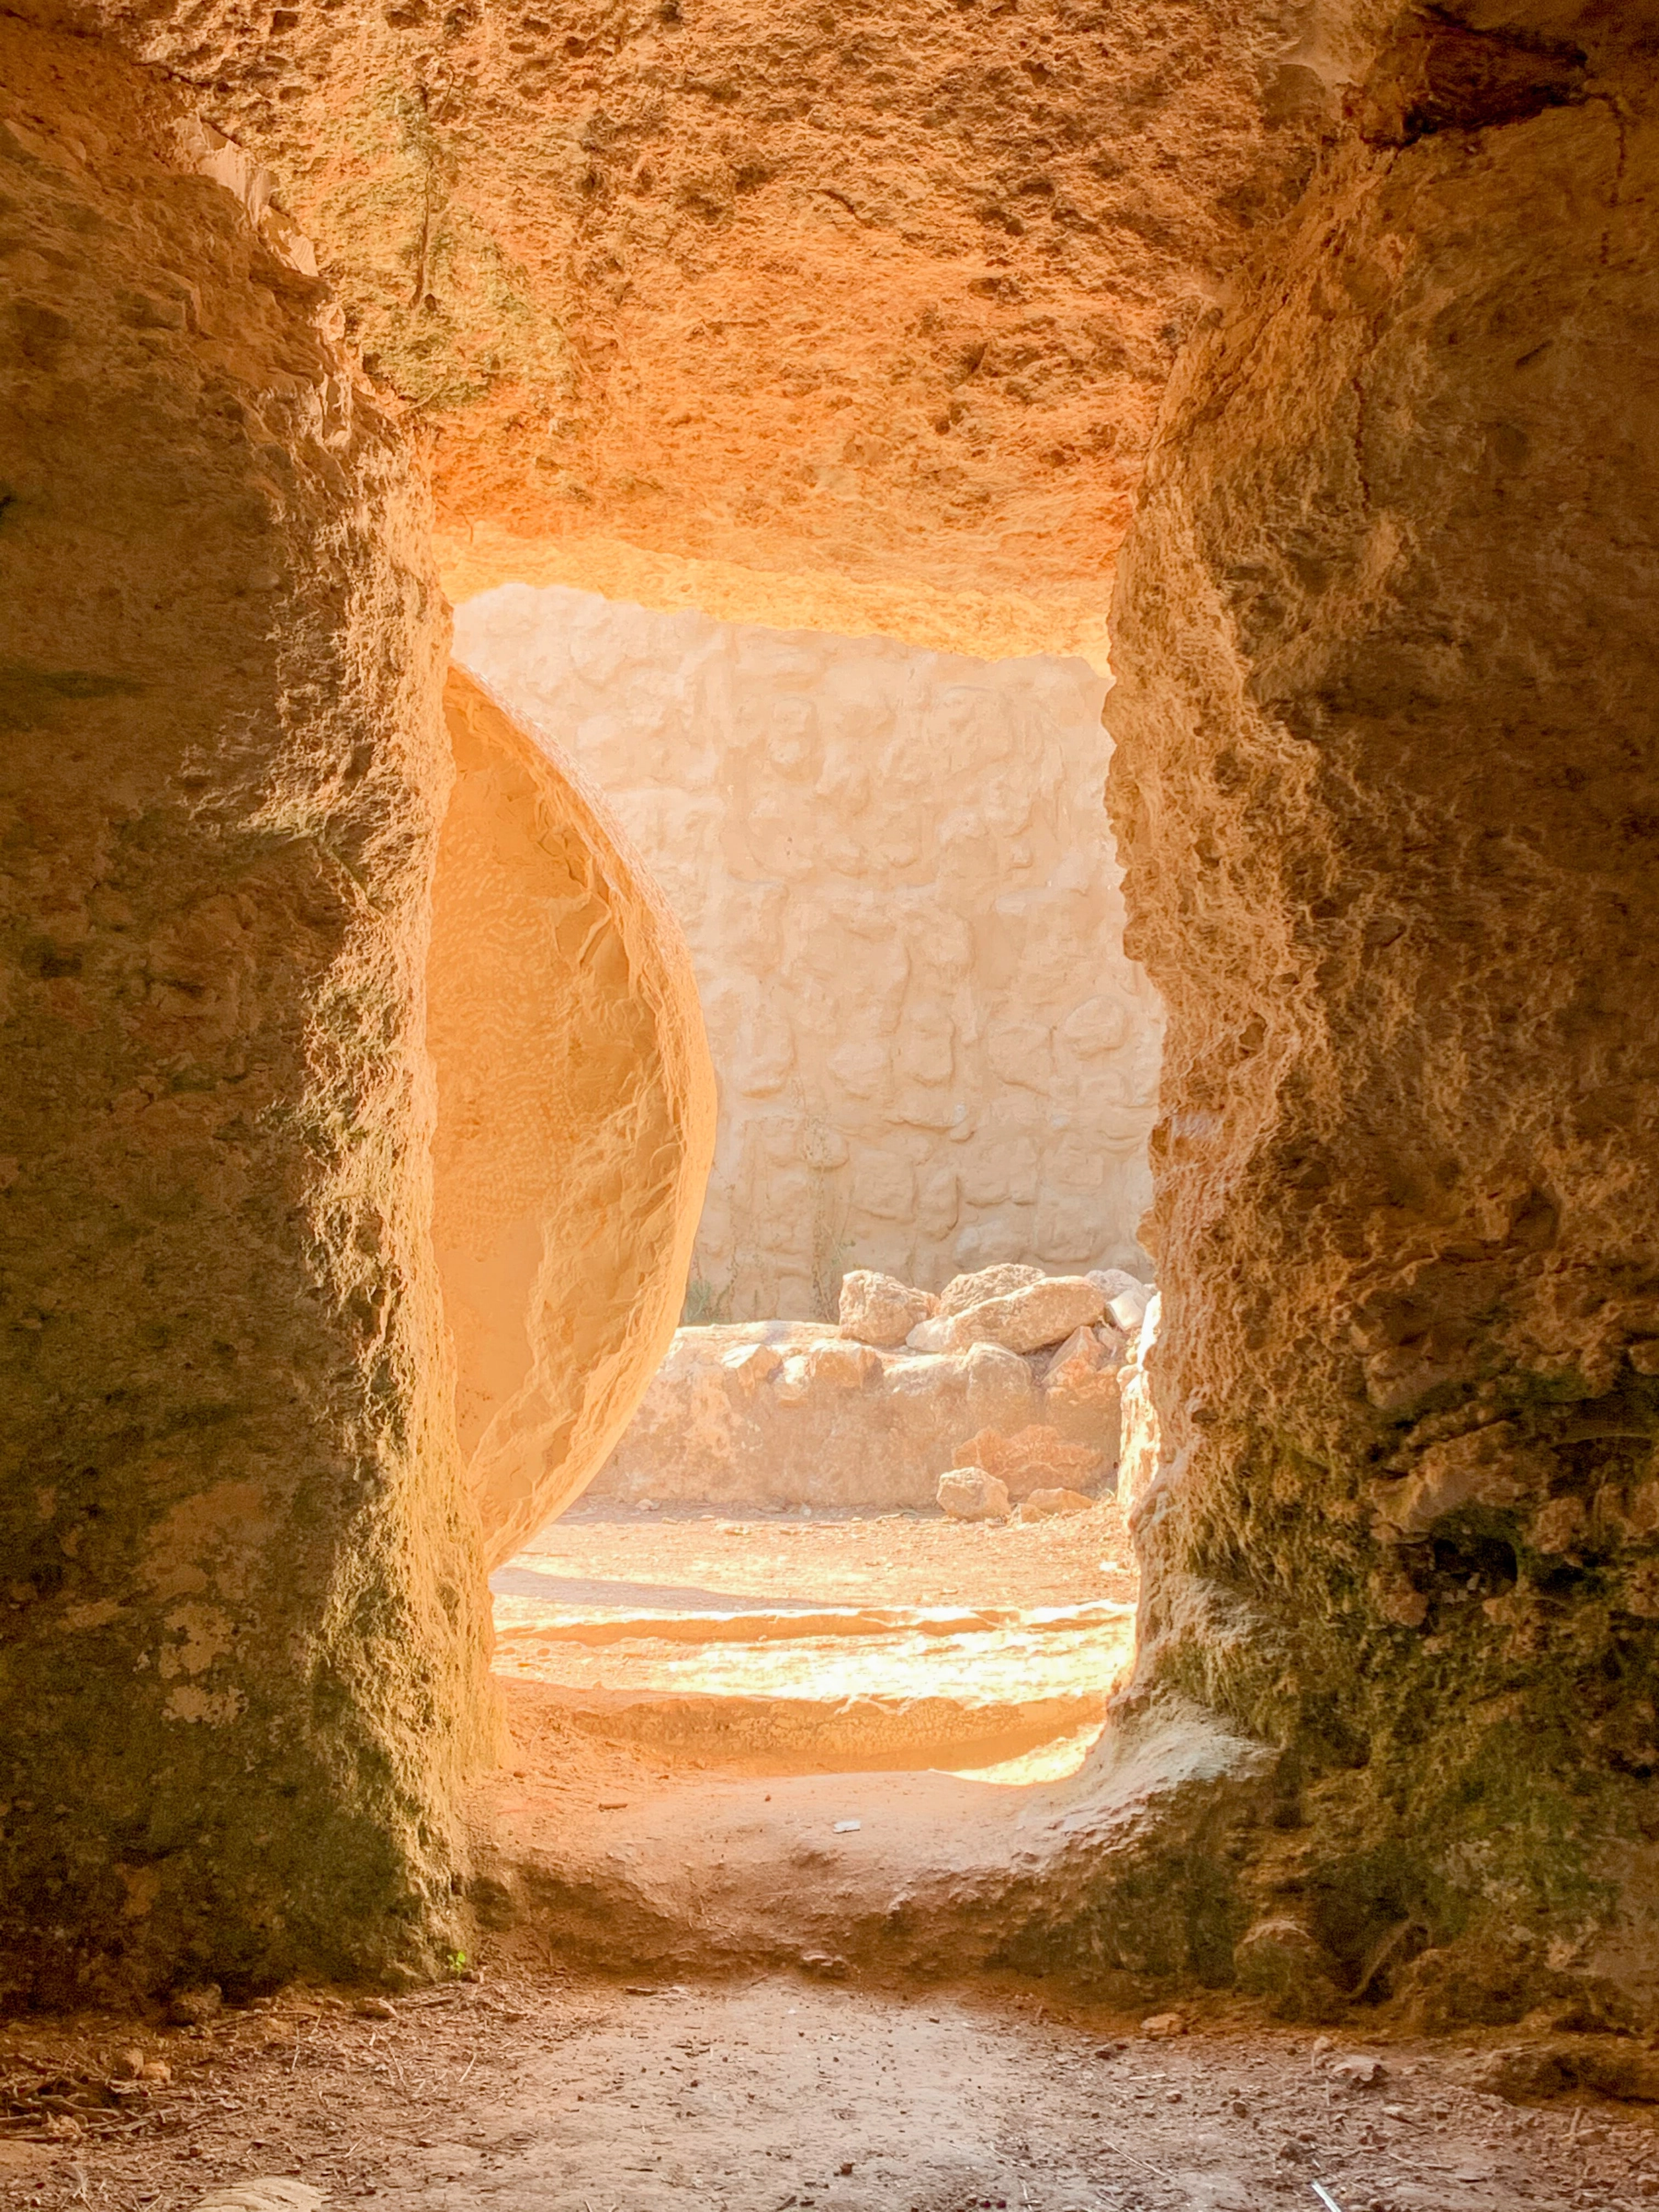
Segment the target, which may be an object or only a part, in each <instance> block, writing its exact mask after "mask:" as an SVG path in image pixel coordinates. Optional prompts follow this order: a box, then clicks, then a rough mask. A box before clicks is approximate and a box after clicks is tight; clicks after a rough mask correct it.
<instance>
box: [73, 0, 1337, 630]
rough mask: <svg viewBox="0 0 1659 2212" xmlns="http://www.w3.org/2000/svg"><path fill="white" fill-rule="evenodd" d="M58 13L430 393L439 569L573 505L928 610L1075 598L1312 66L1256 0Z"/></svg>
mask: <svg viewBox="0 0 1659 2212" xmlns="http://www.w3.org/2000/svg"><path fill="white" fill-rule="evenodd" d="M76 20H77V21H82V22H84V23H85V24H87V25H88V27H94V28H96V29H98V30H99V31H100V32H112V33H114V34H115V35H116V36H118V37H119V38H120V39H122V40H124V41H127V42H130V44H131V48H132V50H133V51H134V52H137V53H138V54H140V55H141V56H142V57H143V58H145V59H146V60H149V61H152V62H154V63H156V64H160V65H161V66H163V67H165V68H166V69H167V70H168V71H170V72H173V73H174V74H175V75H176V76H178V77H179V79H181V80H182V81H183V82H185V83H187V84H189V85H191V86H192V87H195V88H199V90H200V92H201V94H202V95H203V99H204V107H205V112H207V113H208V114H209V115H210V117H211V118H212V119H213V120H214V121H215V122H216V123H217V124H218V125H220V126H221V127H222V128H223V129H224V130H226V131H229V132H230V133H231V134H232V135H233V136H234V137H236V138H237V139H239V140H240V142H241V143H243V144H245V145H246V147H247V148H248V149H249V150H250V151H251V152H252V153H254V154H255V155H257V156H258V158H259V159H261V160H262V161H270V163H271V164H272V165H273V167H274V170H275V172H276V186H277V189H278V191H279V192H280V193H281V195H282V196H283V200H284V204H287V205H288V207H289V211H290V212H291V213H292V214H293V215H294V216H295V218H296V219H297V220H298V221H299V222H300V224H301V228H303V229H304V230H305V231H306V232H307V234H308V235H310V236H312V237H313V238H315V239H316V240H318V244H319V257H320V259H321V262H322V265H323V267H324V270H325V274H327V275H328V276H330V277H331V280H333V281H334V282H335V283H337V286H338V288H339V291H340V295H341V298H342V301H343V304H344V307H345V310H346V315H347V324H348V333H349V337H350V339H351V341H352V342H353V343H356V345H358V346H360V347H361V348H362V354H363V358H364V360H365V361H366V362H367V363H368V366H369V367H370V368H371V369H372V371H373V372H374V374H376V375H377V376H378V377H380V379H382V380H384V381H385V383H386V386H388V387H389V388H390V389H391V390H392V391H395V392H396V393H397V394H398V396H399V397H400V398H403V399H404V400H406V401H408V402H410V403H411V404H414V405H415V406H416V407H418V409H419V410H420V413H421V419H422V422H423V424H425V425H428V426H432V427H434V428H436V430H437V431H438V432H439V433H440V436H439V439H438V442H437V443H436V447H435V471H436V483H437V489H438V497H439V505H440V509H441V520H442V525H443V527H444V530H445V533H446V538H447V544H446V549H445V550H446V553H447V561H448V563H449V567H450V571H451V573H453V574H454V576H455V578H456V584H455V587H454V588H455V591H456V593H457V595H458V596H459V593H460V592H463V591H472V590H477V589H479V588H481V586H483V585H484V584H490V583H497V582H501V581H504V580H507V579H509V578H512V577H515V576H520V577H522V576H526V575H528V576H529V577H530V579H531V580H533V581H537V582H543V581H547V582H580V581H582V580H585V579H584V578H583V576H582V575H580V574H576V573H572V572H570V571H568V570H563V571H560V572H558V573H556V574H541V573H538V572H537V571H534V570H533V569H527V568H526V566H525V562H526V559H530V560H533V559H534V557H535V554H536V550H537V548H538V546H543V545H552V546H559V545H562V544H572V543H576V542H587V543H592V544H593V547H594V555H595V557H596V558H597V559H598V560H599V562H602V563H605V564H614V563H615V562H617V560H618V559H619V558H623V557H624V556H625V551H626V549H633V550H634V552H635V553H639V552H641V551H642V552H644V553H646V554H649V555H655V556H670V557H671V559H673V560H674V561H677V562H684V561H686V560H688V559H690V560H691V561H694V562H696V561H705V560H708V559H710V558H714V559H716V560H720V561H724V562H728V563H731V564H733V566H734V567H736V568H741V569H744V570H748V571H750V572H753V571H757V570H763V571H769V572H774V573H775V572H783V573H785V574H789V573H799V574H812V575H818V576H823V577H827V578H829V579H830V580H832V582H833V583H834V585H835V587H836V589H837V591H842V590H844V588H845V585H846V583H847V581H848V580H862V581H866V582H869V583H872V584H875V585H879V586H885V587H887V589H888V592H889V596H888V599H887V600H886V602H885V614H884V617H883V618H882V620H881V623H880V626H881V627H883V628H886V629H894V628H898V629H901V631H902V629H903V624H904V618H905V601H906V599H907V596H908V595H910V594H914V595H915V598H916V599H917V600H918V601H919V602H920V603H921V611H922V613H923V615H924V617H925V618H926V619H927V620H928V621H929V622H931V623H932V625H933V627H932V628H931V629H929V631H928V636H929V640H930V641H934V642H965V641H967V635H966V634H965V633H963V632H961V631H959V632H958V634H957V637H956V638H954V639H952V638H947V637H946V636H945V635H944V634H943V632H944V627H945V624H947V623H948V621H949V612H948V608H946V607H945V605H941V604H940V602H941V599H942V598H948V597H949V596H950V595H954V594H963V595H966V596H967V598H968V599H969V602H970V605H969V607H968V609H967V621H968V623H969V629H970V630H971V634H972V636H973V637H974V638H975V640H977V641H979V642H980V645H981V649H983V647H984V643H985V641H986V640H987V639H988V638H989V637H990V636H991V635H994V634H997V633H998V630H999V624H1000V634H1002V635H1008V634H1009V633H1010V630H1011V629H1014V630H1018V629H1019V628H1020V626H1021V623H1022V622H1023V623H1024V636H1023V639H1022V641H1021V642H1020V644H1019V645H1018V646H1017V647H1016V648H1015V649H1021V650H1030V649H1031V648H1032V647H1033V646H1034V645H1035V644H1036V643H1038V642H1040V640H1039V639H1038V638H1037V636H1036V634H1035V633H1036V626H1037V623H1038V622H1039V621H1040V620H1041V619H1042V617H1043V616H1044V615H1045V614H1046V616H1047V617H1048V620H1049V621H1050V622H1052V623H1053V624H1054V628H1053V629H1051V630H1050V632H1049V634H1048V637H1047V638H1046V639H1044V640H1041V641H1042V642H1048V643H1052V644H1058V645H1060V646H1061V647H1066V646H1070V645H1073V644H1075V643H1077V642H1079V641H1080V640H1079V636H1078V635H1077V633H1078V631H1079V623H1088V624H1090V625H1091V626H1092V628H1091V634H1093V635H1098V631H1099V616H1100V612H1101V611H1102V609H1103V604H1104V599H1105V593H1106V586H1107V581H1108V579H1109V574H1110V568H1111V559H1112V554H1113V550H1114V548H1115V545H1116V544H1117V542H1118V540H1119V538H1121V534H1122V532H1123V530H1124V527H1125V526H1126V525H1127V520H1128V516H1129V511H1130V505H1131V501H1132V498H1133V489H1134V486H1135V483H1136V482H1137V480H1138V477H1139V469H1140V465H1141V461H1142V458H1143V456H1144V453H1145V450H1146V441H1147V438H1148V435H1149V433H1150V431H1151V428H1152V421H1153V418H1154V416H1155V413H1156V410H1157V406H1158V394H1159V392H1160V391H1161V389H1162V386H1163V384H1164V378H1165V377H1166V375H1167V374H1168V371H1169V368H1170V362H1172V361H1173V359H1174V356H1175V354H1176V349H1177V348H1178V347H1179V345H1180V343H1182V338H1183V337H1184V335H1185V333H1186V332H1187V331H1188V329H1189V328H1190V327H1191V325H1192V322H1193V320H1194V317H1195V315H1196V314H1197V313H1200V312H1201V311H1202V309H1203V307H1204V306H1205V305H1206V302H1207V301H1208V299H1209V298H1210V297H1211V296H1212V294H1213V290H1214V288H1215V286H1216V285H1217V283H1218V282H1219V281H1220V280H1221V279H1222V278H1224V277H1225V276H1226V275H1227V274H1228V273H1230V271H1231V269H1232V267H1233V266H1234V264H1235V263H1236V261H1237V257H1238V253H1239V252H1240V249H1241V245H1242V243H1243V240H1245V239H1246V238H1247V237H1248V236H1249V234H1250V232H1251V230H1252V229H1253V228H1254V227H1255V226H1256V225H1257V224H1258V223H1260V222H1261V221H1262V220H1263V219H1264V218H1267V217H1270V216H1273V215H1274V214H1276V213H1277V212H1278V211H1279V210H1281V209H1282V207H1283V206H1284V205H1285V203H1286V200H1287V198H1288V197H1290V196H1291V194H1292V193H1293V192H1294V191H1295V189H1296V188H1297V186H1298V185H1299V184H1300V183H1301V181H1302V180H1303V179H1304V178H1305V176H1306V174H1307V170H1308V163H1309V158H1310V144H1311V143H1313V141H1314V140H1315V139H1316V137H1317V134H1318V131H1319V130H1320V129H1321V128H1322V127H1323V124H1324V122H1325V120H1326V118H1327V117H1328V112H1329V110H1330V107H1331V94H1330V91H1329V88H1328V82H1327V80H1328V77H1329V76H1331V74H1332V73H1333V70H1332V63H1331V58H1330V41H1329V37H1328V33H1323V32H1322V31H1321V30H1320V29H1319V28H1317V27H1310V25H1309V24H1308V23H1307V22H1305V21H1304V20H1303V19H1302V16H1301V14H1300V12H1299V11H1296V10H1291V9H1286V8H1285V7H1284V6H1283V5H1282V3H1281V0H1253V4H1250V5H1248V6H1244V7H1240V8H1231V7H1230V8H1225V9H1222V8H1218V7H1214V6H1210V5H1206V4H1202V0H1176V4H1170V0H1121V4H1115V5H1113V6H1110V7H1108V8H1100V7H1094V6H1090V5H1074V4H1068V5H1066V6H1063V7H1060V8H1056V9H1050V10H1048V11H1046V12H1044V13H1042V14H1040V15H1033V14H1031V13H1030V12H1029V11H1025V10H1021V9H1011V8H1003V7H996V6H991V5H987V4H982V0H981V4H967V5H961V4H954V3H953V0H903V4H902V6H899V7H897V8H895V7H893V6H885V7H882V8H872V7H870V6H868V5H860V6H858V7H854V8H851V9H848V8H842V9H836V10H834V11H825V10H824V9H821V8H819V7H817V6H816V5H812V4H807V0H631V4H629V5H628V6H625V7H623V8H620V9H617V8H615V7H611V6H608V5H600V4H598V0H562V4H561V5H560V6H559V7H557V8H538V6H536V5H534V4H529V5H526V6H519V5H516V4H507V0H488V4H482V3H481V0H395V4H390V5H386V6H376V7H374V8H368V7H362V6H356V5H343V6H335V5H331V6H322V7H314V8H313V7H304V8H301V7H293V8H286V7H283V8H277V9H274V10H268V9H249V8H247V7H246V6H245V5H243V4H241V0H206V4H197V3H196V0H160V4H156V5H152V6H147V7H146V8H145V9H143V11H142V14H136V13H135V12H134V11H133V10H131V9H129V8H128V7H127V6H125V4H123V0H88V4H86V5H84V6H82V7H80V8H79V9H77V11H76ZM618 541H622V542H623V549H624V553H623V554H619V552H618ZM632 574H633V582H632V585H631V586H630V587H629V596H641V595H647V592H648V583H649V578H650V576H651V574H653V569H652V566H651V564H650V562H646V563H645V564H643V565H642V566H638V567H635V568H634V570H633V572H632ZM665 581H666V582H667V583H668V584H669V586H670V588H671V576H670V577H665ZM728 581H730V579H728ZM987 601H997V602H1001V603H1005V605H1006V603H1008V602H1015V603H1018V605H1017V607H1016V609H1015V615H1014V617H1012V618H1011V617H1008V616H1007V615H1006V613H1005V614H1002V615H999V614H998V613H997V612H996V611H995V610H994V609H993V608H989V607H987V605H986V602H987ZM725 604H726V607H727V608H728V610H729V611H732V613H734V614H747V616H748V617H749V618H750V619H755V618H758V619H762V620H764V619H767V618H768V617H766V615H765V614H764V613H763V612H762V611H761V606H760V605H758V604H755V603H751V604H750V605H748V606H747V607H744V606H740V605H736V604H733V603H732V601H731V600H727V601H726V603H725ZM1022 608H1023V609H1024V614H1023V616H1022V615H1020V614H1019V609H1022ZM786 618H787V619H789V620H792V621H800V620H802V619H812V617H810V616H803V614H802V613H800V612H799V611H797V612H795V613H793V614H791V615H789V616H788V617H786ZM823 626H826V627H830V626H834V625H833V624H831V623H825V624H824V625H823ZM857 626H859V627H863V626H866V625H865V624H860V625H857Z"/></svg>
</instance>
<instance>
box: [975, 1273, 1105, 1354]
mask: <svg viewBox="0 0 1659 2212" xmlns="http://www.w3.org/2000/svg"><path fill="white" fill-rule="evenodd" d="M987 1272H988V1271H987ZM1105 1310H1106V1301H1105V1299H1104V1297H1103V1296H1102V1295H1101V1293H1100V1291H1098V1290H1097V1288H1096V1287H1095V1285H1093V1284H1092V1283H1091V1281H1090V1280H1089V1279H1088V1278H1087V1276H1085V1275H1048V1276H1045V1277H1040V1278H1039V1279H1038V1280H1037V1281H1036V1282H1035V1283H1028V1284H1026V1285H1024V1286H1023V1287H1022V1288H1019V1289H1018V1290H1013V1291H1008V1292H1007V1293H1006V1295H1004V1296H1002V1297H993V1298H984V1299H981V1301H980V1302H979V1304H976V1305H971V1306H969V1307H967V1308H965V1309H964V1310H963V1311H962V1312H960V1313H958V1314H957V1315H955V1316H953V1317H952V1318H951V1323H950V1336H949V1340H948V1341H947V1344H946V1346H945V1349H946V1350H947V1351H951V1352H965V1351H966V1350H967V1349H968V1347H969V1345H973V1344H1000V1345H1001V1346H1002V1347H1003V1348H1004V1350H1005V1351H1007V1352H1042V1351H1043V1350H1044V1349H1045V1348H1046V1347H1047V1346H1049V1345H1051V1344H1063V1343H1064V1342H1065V1340H1066V1338H1067V1337H1068V1336H1070V1335H1071V1334H1072V1332H1073V1330H1074V1329H1079V1328H1092V1327H1093V1325H1094V1323H1095V1322H1097V1321H1098V1320H1099V1319H1100V1318H1101V1316H1102V1315H1103V1313H1104V1312H1105Z"/></svg>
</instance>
